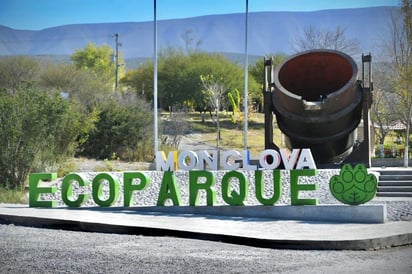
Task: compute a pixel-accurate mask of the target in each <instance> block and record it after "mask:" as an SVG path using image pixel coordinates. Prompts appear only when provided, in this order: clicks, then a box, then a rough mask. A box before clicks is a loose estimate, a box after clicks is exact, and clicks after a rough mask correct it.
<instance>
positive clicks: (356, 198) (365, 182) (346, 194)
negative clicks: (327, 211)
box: [329, 164, 378, 205]
mask: <svg viewBox="0 0 412 274" xmlns="http://www.w3.org/2000/svg"><path fill="white" fill-rule="evenodd" d="M377 186H378V182H377V179H376V177H375V175H373V174H368V171H367V169H366V167H365V166H364V165H362V164H357V165H356V166H355V167H354V168H352V166H351V165H350V164H345V165H344V166H343V167H342V169H341V170H340V173H339V175H334V176H332V178H331V179H330V181H329V189H330V192H331V193H332V195H333V196H334V197H335V198H336V199H337V200H339V201H340V202H342V203H344V204H348V205H360V204H364V203H367V202H369V201H370V200H372V199H373V198H374V197H375V194H376V189H377Z"/></svg>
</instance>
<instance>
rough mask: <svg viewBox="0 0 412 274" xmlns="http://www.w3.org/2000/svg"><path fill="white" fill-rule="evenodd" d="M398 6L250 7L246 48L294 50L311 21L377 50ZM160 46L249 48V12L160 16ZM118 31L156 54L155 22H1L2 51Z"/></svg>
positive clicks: (107, 37)
mask: <svg viewBox="0 0 412 274" xmlns="http://www.w3.org/2000/svg"><path fill="white" fill-rule="evenodd" d="M394 9H396V7H373V8H356V9H337V10H321V11H313V12H253V13H249V17H248V18H249V21H248V24H249V28H248V52H249V54H251V55H258V56H264V55H267V54H274V53H285V54H291V53H293V52H294V50H293V46H292V43H293V41H294V40H295V39H296V37H302V36H303V30H304V29H305V28H307V27H309V26H312V27H314V28H316V29H321V30H332V31H333V30H335V29H336V27H340V28H342V29H344V30H345V37H347V38H348V39H356V40H358V41H359V44H360V48H359V54H360V53H362V52H373V51H377V50H378V49H379V46H380V45H382V40H387V39H389V38H390V32H389V21H390V14H391V12H392V11H393V10H394ZM157 26H158V48H159V49H165V48H168V47H181V48H185V47H186V42H185V39H184V38H183V36H184V35H185V33H190V37H189V38H190V39H193V45H194V44H196V43H197V42H198V41H199V42H201V43H200V44H199V46H198V49H199V50H202V51H206V52H221V53H238V54H242V53H243V52H244V50H245V49H244V48H245V41H244V35H245V14H242V13H235V14H225V15H208V16H200V17H192V18H183V19H173V20H160V21H158V25H157ZM115 33H118V34H119V42H120V43H121V47H120V48H119V50H120V51H121V54H122V56H123V57H124V58H150V57H152V56H153V43H154V42H153V40H154V39H153V38H154V36H153V22H151V21H150V22H122V23H98V24H73V25H64V26H57V27H52V28H46V29H42V30H18V29H12V28H9V27H7V26H0V55H71V54H73V52H74V51H75V50H76V49H79V48H84V47H85V46H86V45H87V43H90V42H92V43H95V44H96V45H103V44H107V45H110V46H111V47H113V49H114V48H115V39H114V36H113V34H115Z"/></svg>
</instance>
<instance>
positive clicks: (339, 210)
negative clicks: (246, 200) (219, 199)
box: [127, 205, 387, 223]
mask: <svg viewBox="0 0 412 274" xmlns="http://www.w3.org/2000/svg"><path fill="white" fill-rule="evenodd" d="M127 209H128V210H136V211H143V212H166V213H177V214H201V215H217V216H232V217H247V218H269V219H278V220H302V221H319V222H340V223H384V222H386V221H387V210H386V205H361V206H345V205H317V206H290V205H276V206H149V207H129V208H127Z"/></svg>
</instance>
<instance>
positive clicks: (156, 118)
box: [153, 0, 159, 155]
mask: <svg viewBox="0 0 412 274" xmlns="http://www.w3.org/2000/svg"><path fill="white" fill-rule="evenodd" d="M156 9H157V8H156V0H153V11H154V20H153V36H154V46H153V52H154V54H153V55H154V57H153V111H154V114H153V116H154V118H153V120H154V154H155V155H156V153H157V151H159V138H158V113H157V109H158V106H157V17H156Z"/></svg>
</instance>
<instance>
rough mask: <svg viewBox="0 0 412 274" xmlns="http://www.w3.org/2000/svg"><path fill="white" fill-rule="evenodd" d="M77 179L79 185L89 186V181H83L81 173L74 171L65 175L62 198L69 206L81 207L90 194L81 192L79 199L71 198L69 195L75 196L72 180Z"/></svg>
mask: <svg viewBox="0 0 412 274" xmlns="http://www.w3.org/2000/svg"><path fill="white" fill-rule="evenodd" d="M73 181H77V182H78V184H79V186H88V185H89V182H88V181H83V179H82V177H80V175H78V174H75V173H72V174H69V175H67V176H66V177H64V179H63V182H62V200H63V202H64V203H65V204H66V205H68V206H69V207H80V206H81V205H82V204H83V203H84V202H85V201H86V200H87V199H88V198H89V195H88V194H79V197H78V198H77V200H74V201H72V200H70V199H69V197H72V196H73V185H72V182H73Z"/></svg>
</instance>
